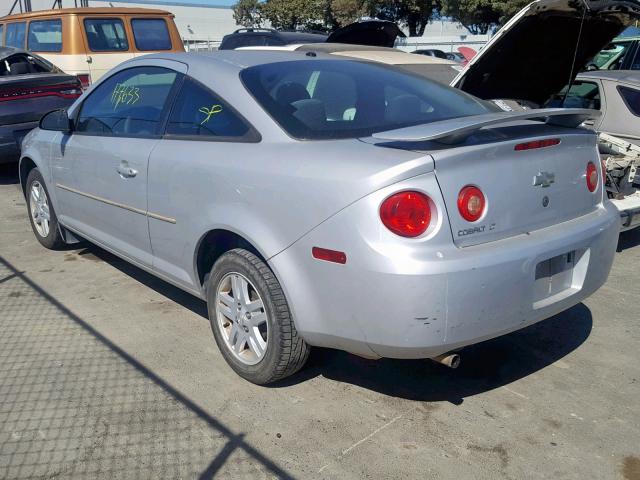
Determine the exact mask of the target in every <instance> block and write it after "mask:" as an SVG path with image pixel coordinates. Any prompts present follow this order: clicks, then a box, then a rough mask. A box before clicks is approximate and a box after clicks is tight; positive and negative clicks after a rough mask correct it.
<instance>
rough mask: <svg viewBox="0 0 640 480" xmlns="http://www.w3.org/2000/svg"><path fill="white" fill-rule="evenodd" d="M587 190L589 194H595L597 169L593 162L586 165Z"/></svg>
mask: <svg viewBox="0 0 640 480" xmlns="http://www.w3.org/2000/svg"><path fill="white" fill-rule="evenodd" d="M587 188H588V189H589V191H590V192H595V191H596V188H598V169H597V168H596V165H595V164H594V163H593V162H589V163H587Z"/></svg>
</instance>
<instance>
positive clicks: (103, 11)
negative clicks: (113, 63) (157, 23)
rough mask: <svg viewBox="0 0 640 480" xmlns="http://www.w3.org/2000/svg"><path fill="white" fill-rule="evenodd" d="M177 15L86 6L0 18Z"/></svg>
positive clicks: (146, 9)
mask: <svg viewBox="0 0 640 480" xmlns="http://www.w3.org/2000/svg"><path fill="white" fill-rule="evenodd" d="M79 14H89V15H164V16H170V17H172V18H173V17H174V16H175V15H174V14H173V13H171V12H167V11H166V10H160V9H157V8H131V7H84V8H56V9H51V10H36V11H35V12H26V13H16V14H14V15H6V16H4V17H0V20H2V21H4V20H25V19H29V18H37V17H59V16H60V15H79Z"/></svg>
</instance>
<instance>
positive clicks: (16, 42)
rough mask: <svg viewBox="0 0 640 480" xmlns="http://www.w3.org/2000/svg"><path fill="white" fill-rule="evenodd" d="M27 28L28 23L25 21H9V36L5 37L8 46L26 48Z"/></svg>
mask: <svg viewBox="0 0 640 480" xmlns="http://www.w3.org/2000/svg"><path fill="white" fill-rule="evenodd" d="M26 30H27V24H26V23H25V22H20V23H8V24H7V38H6V39H5V44H6V46H7V47H18V48H24V37H25V33H26Z"/></svg>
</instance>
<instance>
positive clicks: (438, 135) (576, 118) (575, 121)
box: [373, 108, 601, 144]
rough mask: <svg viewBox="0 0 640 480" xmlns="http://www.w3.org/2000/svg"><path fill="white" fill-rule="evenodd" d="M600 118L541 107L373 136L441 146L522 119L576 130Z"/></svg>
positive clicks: (596, 114) (583, 110) (593, 112)
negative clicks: (433, 142) (427, 142)
mask: <svg viewBox="0 0 640 480" xmlns="http://www.w3.org/2000/svg"><path fill="white" fill-rule="evenodd" d="M600 115H601V113H600V111H598V110H589V109H586V108H541V109H535V110H527V111H526V112H495V113H484V114H482V115H472V116H469V117H459V118H450V119H448V120H441V121H439V122H433V123H426V124H423V125H416V126H413V127H406V128H399V129H397V130H389V131H386V132H380V133H374V134H373V137H374V138H376V139H379V140H388V141H394V142H424V141H428V140H435V141H438V142H440V143H447V144H454V143H459V142H462V141H463V140H464V139H466V138H467V137H469V136H470V135H472V134H473V133H475V132H476V131H478V130H480V129H481V128H485V127H492V126H495V125H501V124H505V123H510V122H517V121H520V120H538V121H542V122H545V123H546V124H547V125H556V126H560V127H567V128H575V127H577V126H579V125H580V124H582V123H583V122H584V121H585V120H589V119H595V118H598V117H599V116H600Z"/></svg>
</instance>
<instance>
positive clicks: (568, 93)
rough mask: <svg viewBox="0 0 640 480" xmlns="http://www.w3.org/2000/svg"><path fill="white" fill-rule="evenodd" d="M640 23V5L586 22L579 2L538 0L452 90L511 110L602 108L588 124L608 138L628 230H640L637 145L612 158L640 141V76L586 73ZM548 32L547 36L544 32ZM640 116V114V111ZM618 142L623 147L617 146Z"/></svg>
mask: <svg viewBox="0 0 640 480" xmlns="http://www.w3.org/2000/svg"><path fill="white" fill-rule="evenodd" d="M605 5H606V6H605ZM639 18H640V2H638V1H629V2H626V1H617V0H612V1H608V2H605V3H602V4H596V3H594V4H591V5H590V12H589V15H587V16H586V17H585V16H584V13H583V11H582V7H581V4H575V3H574V2H572V1H571V0H566V1H557V0H537V1H535V2H532V3H531V4H530V5H528V6H527V7H525V8H524V9H523V10H522V11H521V12H520V13H518V14H517V15H515V16H514V17H513V19H511V20H510V21H509V22H507V24H506V25H505V26H504V27H503V28H501V29H500V30H499V31H498V32H497V33H496V34H495V35H494V36H493V37H492V39H491V40H490V41H489V42H488V43H487V45H486V46H485V47H484V48H483V49H482V50H480V52H478V54H477V55H476V56H475V57H474V58H473V59H472V60H471V61H470V62H469V64H468V65H467V67H466V68H465V69H464V70H463V71H461V72H460V74H459V75H458V77H457V78H456V79H454V81H453V82H452V86H455V87H457V88H460V89H462V90H464V91H465V92H468V93H470V94H472V95H475V96H477V97H480V98H483V99H486V100H492V101H494V102H495V103H496V104H497V105H499V106H500V107H501V108H503V109H506V110H526V109H531V108H539V107H545V106H566V107H575V106H581V107H588V108H594V109H599V110H600V111H601V112H602V116H601V117H600V118H599V119H594V120H592V121H590V122H586V123H585V124H584V125H583V126H585V127H588V128H592V129H594V130H596V131H597V132H601V133H602V134H603V135H606V136H607V137H606V138H604V139H603V141H602V142H601V150H602V154H603V160H605V161H606V164H607V167H608V170H607V188H608V194H609V196H610V198H611V200H612V202H613V203H614V205H615V206H616V207H617V208H618V209H619V211H620V216H621V228H622V229H628V228H632V227H634V226H637V225H640V215H639V213H640V194H637V193H636V191H637V189H636V187H634V186H633V185H634V184H636V185H637V182H636V180H635V175H633V174H632V173H633V172H634V168H637V166H640V159H639V158H637V157H636V154H635V153H634V152H633V151H632V150H634V149H632V148H630V147H629V148H627V150H628V151H629V152H630V153H629V155H627V157H626V158H625V159H624V160H622V159H620V158H619V155H616V156H617V157H618V158H616V159H615V160H611V159H610V157H611V155H612V150H611V145H612V143H613V144H615V145H616V147H615V148H616V150H617V151H618V152H617V153H618V154H620V153H621V152H620V149H621V148H622V147H621V146H620V145H621V144H620V142H621V141H622V142H623V143H624V142H627V143H628V142H632V143H637V142H638V140H640V118H638V115H637V114H636V113H634V109H636V103H637V102H638V100H639V98H640V97H639V96H638V77H637V76H635V74H633V73H631V72H622V71H619V72H613V71H590V72H584V73H581V74H580V75H578V72H580V71H582V70H584V69H585V68H588V66H589V65H590V62H592V59H593V58H594V55H596V54H597V53H598V52H602V49H603V48H605V47H606V48H609V47H610V45H611V42H612V41H613V38H614V37H616V35H618V34H619V33H620V32H622V31H623V30H625V28H626V27H627V25H628V24H629V23H631V22H632V21H633V19H639ZM542 30H544V31H545V32H546V34H545V35H539V34H538V33H539V32H540V31H542ZM577 38H580V41H579V42H577V41H576V39H577ZM607 46H609V47H607ZM631 51H632V50H629V52H631ZM633 51H634V52H635V50H633ZM550 52H552V54H551V53H550ZM625 58H627V57H626V56H625ZM625 62H626V60H625ZM624 64H625V65H627V64H626V63H624ZM601 65H604V64H601ZM568 82H569V83H570V84H571V88H570V89H568V87H567V83H568ZM565 97H566V98H565ZM637 110H638V111H639V112H640V107H638V109H637ZM611 136H616V137H619V141H615V140H613V141H612V139H611ZM634 165H635V166H636V167H634ZM625 172H626V173H625Z"/></svg>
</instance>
